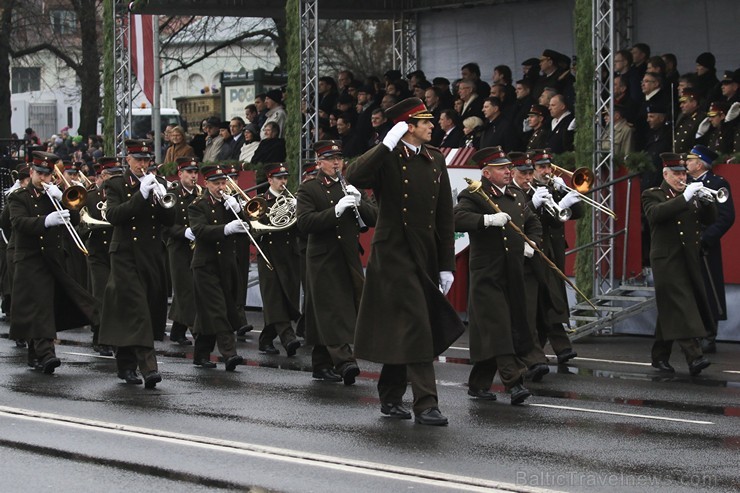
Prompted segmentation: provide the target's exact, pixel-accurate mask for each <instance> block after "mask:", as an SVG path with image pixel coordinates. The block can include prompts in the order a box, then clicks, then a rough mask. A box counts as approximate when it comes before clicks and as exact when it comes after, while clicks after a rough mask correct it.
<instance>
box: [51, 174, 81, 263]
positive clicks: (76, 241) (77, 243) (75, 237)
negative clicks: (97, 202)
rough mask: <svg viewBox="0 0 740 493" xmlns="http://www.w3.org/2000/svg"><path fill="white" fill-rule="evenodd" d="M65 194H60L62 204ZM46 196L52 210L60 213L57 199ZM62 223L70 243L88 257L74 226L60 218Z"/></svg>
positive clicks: (60, 205) (60, 207)
mask: <svg viewBox="0 0 740 493" xmlns="http://www.w3.org/2000/svg"><path fill="white" fill-rule="evenodd" d="M54 169H57V168H56V167H55V168H54ZM45 185H46V184H45ZM75 186H79V185H75ZM80 188H82V187H80ZM44 189H46V186H44ZM66 192H67V191H66V190H65V191H64V193H63V194H62V203H64V199H65V194H66ZM46 195H47V196H48V197H49V200H51V203H52V204H53V205H54V209H56V210H57V211H60V212H61V210H62V209H63V207H62V204H60V203H59V201H58V200H57V199H55V198H54V197H52V196H51V195H49V194H48V193H47V194H46ZM83 203H84V201H83ZM70 209H71V207H70ZM71 210H77V209H71ZM62 222H63V223H64V227H65V228H67V232H68V233H69V235H70V236H71V237H72V241H73V242H74V244H75V246H76V247H77V248H78V249H79V250H80V251H81V252H82V253H83V254H84V255H85V256H86V257H87V256H88V255H90V252H88V251H87V248H85V243H84V242H83V241H82V238H80V235H78V234H77V231H75V228H74V226H72V223H71V222H69V220H68V219H65V218H62Z"/></svg>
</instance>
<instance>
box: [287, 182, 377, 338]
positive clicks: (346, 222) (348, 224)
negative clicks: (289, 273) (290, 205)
mask: <svg viewBox="0 0 740 493" xmlns="http://www.w3.org/2000/svg"><path fill="white" fill-rule="evenodd" d="M342 197H344V192H343V191H342V186H341V184H340V183H339V182H337V181H334V180H332V179H331V178H329V177H328V176H326V175H324V174H323V173H322V172H319V173H318V174H317V176H316V179H314V180H311V181H308V182H306V183H303V184H302V185H301V186H300V188H299V189H298V193H297V194H296V198H297V199H298V228H299V229H300V231H301V232H302V233H304V234H307V235H308V242H307V247H306V291H305V297H306V311H305V313H304V314H303V319H304V322H305V330H306V342H307V343H308V344H319V345H322V346H338V345H342V344H352V343H353V342H354V338H355V323H356V321H357V310H358V309H359V307H360V297H361V296H362V286H363V284H364V282H365V274H364V272H363V270H362V263H361V262H360V253H359V243H358V242H359V238H360V227H359V226H358V224H357V219H356V218H355V214H354V212H353V210H352V209H348V210H346V211H345V212H344V213H343V214H342V215H341V216H339V217H337V216H336V214H335V213H334V206H335V205H336V204H337V202H339V200H340V199H341V198H342ZM358 209H359V211H360V215H361V217H362V219H363V221H364V222H365V224H367V225H368V226H374V225H375V220H376V218H377V215H378V209H377V207H376V206H375V204H374V203H372V202H370V201H368V200H367V198H366V197H364V196H363V200H362V201H361V203H360V205H359V206H358Z"/></svg>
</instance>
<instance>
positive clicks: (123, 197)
mask: <svg viewBox="0 0 740 493" xmlns="http://www.w3.org/2000/svg"><path fill="white" fill-rule="evenodd" d="M157 180H158V181H159V182H160V183H161V184H162V185H165V181H164V180H163V179H161V178H157ZM105 194H106V198H107V201H108V210H107V212H106V217H107V218H108V222H110V223H111V224H112V225H113V238H112V239H111V244H110V250H109V252H110V265H111V273H110V277H109V278H108V284H107V286H106V287H105V298H104V301H103V316H102V323H101V327H100V336H99V342H100V344H104V345H109V346H142V347H149V348H151V347H154V341H155V340H158V341H161V340H162V339H163V337H164V331H165V325H166V323H167V271H166V268H165V248H164V244H163V243H162V237H161V231H162V230H163V228H165V227H168V226H172V225H173V224H174V222H175V208H174V207H173V208H170V209H165V208H163V207H161V206H159V205H157V204H156V203H155V201H154V198H153V194H152V195H150V196H149V198H148V199H145V198H144V196H143V195H141V192H140V191H139V179H138V178H136V176H134V175H133V174H132V173H131V170H127V171H126V172H124V174H123V175H122V176H114V177H112V178H110V179H109V180H108V181H106V182H105Z"/></svg>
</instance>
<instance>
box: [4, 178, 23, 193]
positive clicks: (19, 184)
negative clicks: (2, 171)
mask: <svg viewBox="0 0 740 493" xmlns="http://www.w3.org/2000/svg"><path fill="white" fill-rule="evenodd" d="M19 188H21V181H20V180H15V183H13V186H12V187H10V188H9V189H7V190H5V195H10V194H11V193H13V192H15V191H16V190H18V189H19Z"/></svg>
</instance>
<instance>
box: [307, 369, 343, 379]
mask: <svg viewBox="0 0 740 493" xmlns="http://www.w3.org/2000/svg"><path fill="white" fill-rule="evenodd" d="M313 378H315V379H316V380H323V381H325V382H341V381H342V377H340V376H339V375H337V374H336V373H334V370H332V369H331V368H320V369H318V370H314V371H313Z"/></svg>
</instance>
